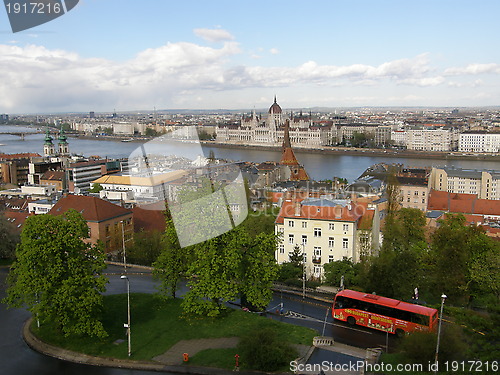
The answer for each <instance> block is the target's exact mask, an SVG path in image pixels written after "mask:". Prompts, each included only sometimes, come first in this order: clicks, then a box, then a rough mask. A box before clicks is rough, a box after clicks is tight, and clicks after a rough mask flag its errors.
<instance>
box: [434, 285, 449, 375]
mask: <svg viewBox="0 0 500 375" xmlns="http://www.w3.org/2000/svg"><path fill="white" fill-rule="evenodd" d="M446 298H448V297H446V294H444V293H443V294H442V295H441V312H440V314H439V324H438V337H437V344H436V358H435V360H434V366H435V367H434V374H436V373H437V370H438V355H439V338H440V336H441V322H442V321H443V307H444V301H445V300H446Z"/></svg>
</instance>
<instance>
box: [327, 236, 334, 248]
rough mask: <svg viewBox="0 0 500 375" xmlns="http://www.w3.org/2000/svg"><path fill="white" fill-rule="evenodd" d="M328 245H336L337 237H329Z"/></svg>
mask: <svg viewBox="0 0 500 375" xmlns="http://www.w3.org/2000/svg"><path fill="white" fill-rule="evenodd" d="M328 247H335V239H334V238H333V237H328Z"/></svg>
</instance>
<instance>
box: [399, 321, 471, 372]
mask: <svg viewBox="0 0 500 375" xmlns="http://www.w3.org/2000/svg"><path fill="white" fill-rule="evenodd" d="M436 340H437V335H436V334H435V333H429V332H414V333H412V334H410V335H407V336H405V337H404V338H403V340H402V341H401V344H400V346H399V351H400V352H401V353H403V354H404V357H405V358H406V360H407V361H408V362H409V363H422V364H426V363H429V362H433V361H434V356H435V354H436ZM465 359H466V345H465V342H464V336H463V333H462V329H461V328H460V327H459V326H456V325H446V326H443V327H442V331H441V340H440V345H439V361H440V362H443V361H461V360H465Z"/></svg>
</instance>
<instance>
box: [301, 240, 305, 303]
mask: <svg viewBox="0 0 500 375" xmlns="http://www.w3.org/2000/svg"><path fill="white" fill-rule="evenodd" d="M305 298H306V244H305V243H304V242H302V299H305Z"/></svg>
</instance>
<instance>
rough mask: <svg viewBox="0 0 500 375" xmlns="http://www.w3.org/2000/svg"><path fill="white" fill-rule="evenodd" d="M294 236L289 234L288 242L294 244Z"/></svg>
mask: <svg viewBox="0 0 500 375" xmlns="http://www.w3.org/2000/svg"><path fill="white" fill-rule="evenodd" d="M293 237H294V236H293V234H289V235H288V243H289V244H293Z"/></svg>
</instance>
